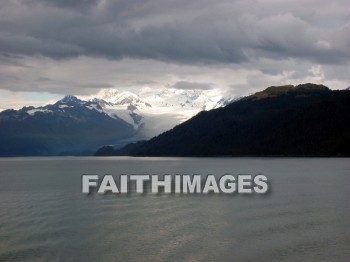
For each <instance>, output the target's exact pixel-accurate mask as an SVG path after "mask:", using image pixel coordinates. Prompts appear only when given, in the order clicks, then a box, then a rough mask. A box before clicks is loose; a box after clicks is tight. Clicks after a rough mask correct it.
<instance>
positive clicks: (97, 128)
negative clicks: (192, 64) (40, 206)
mask: <svg viewBox="0 0 350 262" xmlns="http://www.w3.org/2000/svg"><path fill="white" fill-rule="evenodd" d="M172 93H173V95H172ZM153 96H154V97H149V96H147V99H149V100H151V102H148V101H146V100H145V99H142V98H141V97H139V96H138V95H136V94H134V93H131V92H119V91H117V90H115V89H107V90H103V91H102V92H101V93H100V94H99V95H98V96H96V97H92V98H89V99H87V101H85V100H83V98H80V99H79V98H77V97H75V96H66V97H64V98H63V99H62V100H59V101H58V102H56V103H54V104H49V105H46V106H42V107H32V106H30V107H23V108H22V109H19V110H13V109H8V110H4V111H2V112H0V156H46V155H92V154H93V153H94V152H95V151H96V150H97V149H98V148H99V147H101V146H102V145H113V146H114V147H118V146H119V147H120V146H122V145H125V144H127V143H128V142H130V141H136V140H140V139H149V138H151V137H152V136H154V135H157V134H159V133H161V132H163V131H165V130H167V129H170V128H172V127H174V126H175V125H176V124H179V123H181V122H182V121H184V120H186V119H188V118H190V117H191V116H193V115H194V114H196V113H197V112H199V111H200V110H202V109H203V108H214V107H220V106H222V105H225V104H226V103H228V101H229V100H226V99H223V98H222V97H221V96H212V97H211V96H207V95H205V93H204V92H201V91H196V90H186V91H177V90H170V91H162V92H161V93H156V94H154V93H153ZM180 109H181V110H180Z"/></svg>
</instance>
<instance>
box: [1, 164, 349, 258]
mask: <svg viewBox="0 0 350 262" xmlns="http://www.w3.org/2000/svg"><path fill="white" fill-rule="evenodd" d="M227 172H229V173H232V174H239V173H244V174H257V173H263V174H264V175H266V176H267V177H268V178H269V179H270V188H271V192H270V193H269V194H268V195H264V196H262V195H252V196H246V195H245V196H242V195H233V196H227V195H158V196H157V195H152V194H146V195H142V196H139V195H136V194H131V195H128V196H120V195H119V196H115V195H104V196H101V195H96V194H94V195H91V196H86V195H83V194H82V193H81V175H82V174H83V173H90V174H91V173H96V174H100V175H102V174H106V173H110V174H114V175H119V174H122V173H124V174H133V173H142V174H166V173H169V174H175V173H180V174H203V175H206V174H216V175H222V174H224V173H227ZM349 202H350V159H314V158H312V159H302V158H299V159H293V158H291V159H273V158H266V159H263V158H261V159H259V158H233V159H231V158H225V159H210V158H209V159H207V158H205V159H197V158H14V159H0V261H3V260H5V261H6V260H25V261H33V260H34V261H110V260H112V261H118V260H119V261H125V260H129V261H165V260H172V261H350V204H349Z"/></svg>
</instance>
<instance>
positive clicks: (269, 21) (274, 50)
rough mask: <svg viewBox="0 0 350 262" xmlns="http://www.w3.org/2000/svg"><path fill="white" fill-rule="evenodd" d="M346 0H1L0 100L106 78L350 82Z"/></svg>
mask: <svg viewBox="0 0 350 262" xmlns="http://www.w3.org/2000/svg"><path fill="white" fill-rule="evenodd" d="M349 72H350V1H349V0H337V1H332V0H303V1H301V0H293V1H289V0H243V1H239V0H229V1H227V0H215V1H211V0H1V1H0V109H4V108H18V107H21V106H24V105H41V104H44V103H48V102H51V101H55V100H57V99H59V98H61V97H63V96H64V95H66V94H72V95H78V96H90V95H94V94H96V93H98V92H99V91H100V90H101V89H104V88H117V89H119V90H121V91H123V90H129V91H132V92H135V93H140V92H142V90H143V89H145V88H147V90H149V89H150V88H151V89H153V90H154V92H159V91H160V90H162V89H165V88H174V89H183V90H191V89H193V90H201V89H202V90H208V89H217V90H219V91H220V92H222V94H224V95H225V96H230V97H239V96H242V95H248V94H251V93H254V92H256V91H258V90H261V89H264V88H266V87H268V86H272V85H283V84H300V83H306V82H312V83H320V84H324V85H326V86H328V87H330V88H332V89H344V88H346V87H348V86H350V79H349V75H350V74H349Z"/></svg>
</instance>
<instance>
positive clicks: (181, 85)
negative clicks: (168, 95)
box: [171, 81, 213, 90]
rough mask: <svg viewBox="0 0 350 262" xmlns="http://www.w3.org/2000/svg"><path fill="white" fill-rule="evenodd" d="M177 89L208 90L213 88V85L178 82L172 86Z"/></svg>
mask: <svg viewBox="0 0 350 262" xmlns="http://www.w3.org/2000/svg"><path fill="white" fill-rule="evenodd" d="M171 87H172V88H175V89H182V90H196V89H199V90H208V89H212V88H213V84H211V83H194V82H187V81H179V82H176V83H175V84H174V85H172V86H171Z"/></svg>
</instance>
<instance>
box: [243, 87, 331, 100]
mask: <svg viewBox="0 0 350 262" xmlns="http://www.w3.org/2000/svg"><path fill="white" fill-rule="evenodd" d="M327 91H331V90H330V89H329V88H328V87H326V86H324V85H317V84H311V83H306V84H300V85H297V86H294V85H283V86H270V87H268V88H266V89H265V90H263V91H260V92H257V93H255V94H254V95H252V96H250V97H253V98H255V99H263V98H267V97H276V96H280V95H285V94H291V93H295V94H302V95H308V94H311V93H314V92H327Z"/></svg>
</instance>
